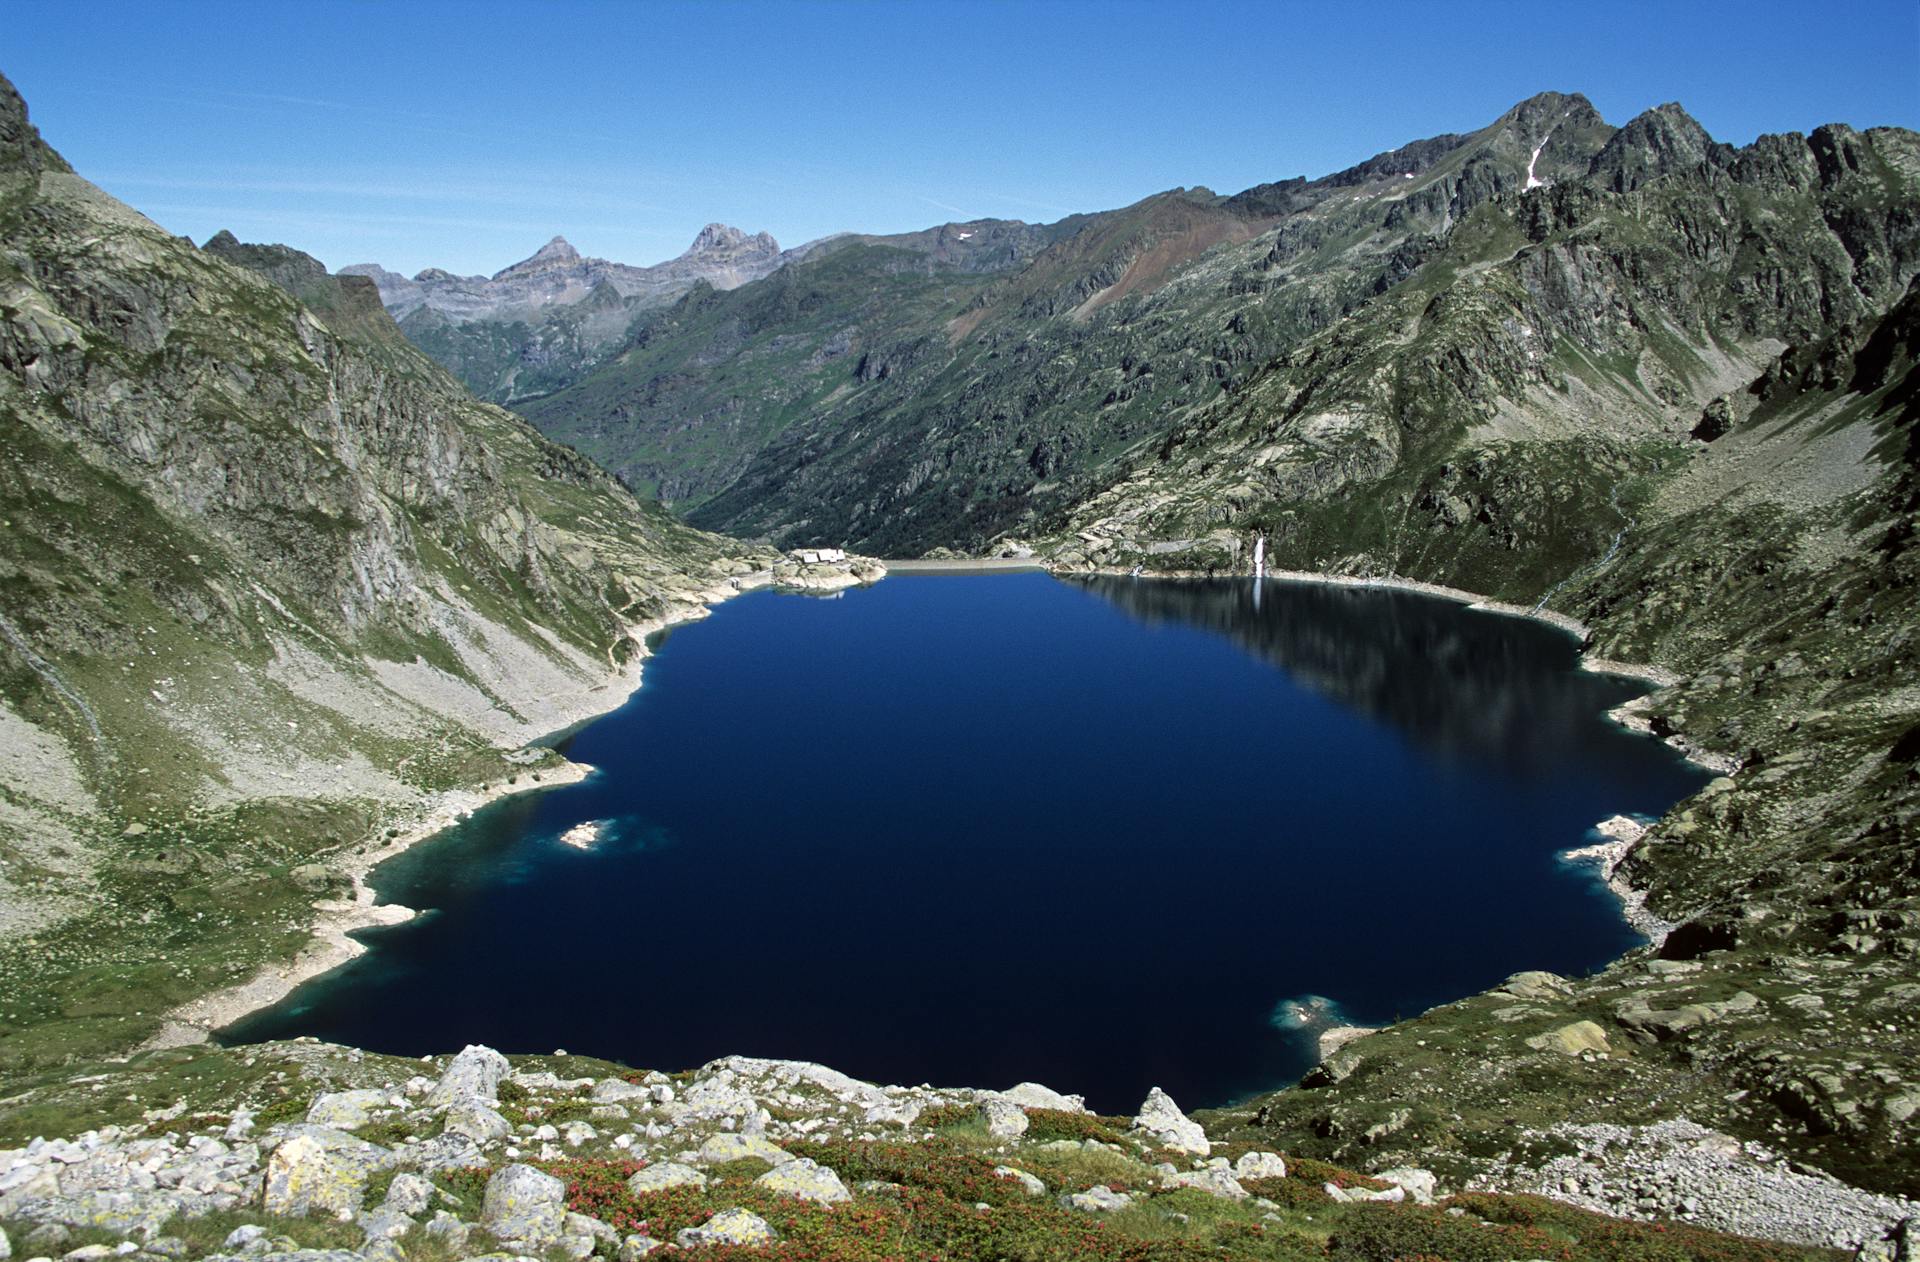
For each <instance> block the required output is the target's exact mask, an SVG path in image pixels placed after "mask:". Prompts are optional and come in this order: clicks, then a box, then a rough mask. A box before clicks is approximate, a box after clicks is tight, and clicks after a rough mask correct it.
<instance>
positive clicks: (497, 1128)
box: [442, 1096, 513, 1144]
mask: <svg viewBox="0 0 1920 1262" xmlns="http://www.w3.org/2000/svg"><path fill="white" fill-rule="evenodd" d="M442 1133H443V1134H447V1135H465V1136H466V1137H467V1138H468V1139H471V1140H473V1141H474V1142H475V1143H477V1144H490V1143H492V1142H493V1141H495V1140H497V1139H505V1138H506V1137H507V1136H508V1135H511V1134H512V1133H513V1124H512V1123H510V1122H508V1121H507V1119H506V1118H504V1117H502V1116H500V1114H499V1112H498V1111H497V1110H495V1109H493V1108H492V1107H490V1106H489V1105H488V1104H487V1103H486V1102H485V1101H483V1100H481V1099H480V1098H478V1097H477V1096H464V1097H462V1098H460V1099H458V1100H455V1101H454V1102H453V1103H452V1104H450V1105H448V1106H447V1125H446V1129H445V1131H443V1132H442Z"/></svg>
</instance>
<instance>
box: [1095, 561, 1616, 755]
mask: <svg viewBox="0 0 1920 1262" xmlns="http://www.w3.org/2000/svg"><path fill="white" fill-rule="evenodd" d="M1079 581H1080V582H1082V583H1083V585H1084V586H1085V587H1086V589H1087V590H1088V591H1090V592H1093V593H1094V594H1095V595H1098V596H1099V597H1101V598H1102V599H1104V600H1108V601H1111V602H1112V603H1113V604H1114V605H1116V606H1117V607H1119V608H1120V609H1123V610H1125V611H1126V612H1127V613H1129V614H1131V615H1132V616H1134V617H1135V618H1138V619H1140V620H1141V621H1142V622H1146V623H1149V624H1153V623H1161V624H1168V623H1171V624H1178V625H1183V626H1190V627H1199V628H1201V629H1203V630H1206V631H1210V632H1212V633H1214V634H1216V635H1220V636H1224V637H1225V638H1227V639H1228V640H1230V641H1232V642H1233V643H1234V644H1237V645H1238V646H1240V647H1241V648H1242V649H1244V650H1246V651H1247V652H1249V653H1251V654H1253V655H1254V656H1255V657H1258V658H1259V659H1261V660H1262V661H1265V662H1267V663H1269V664H1271V665H1274V666H1277V667H1279V668H1280V669H1282V670H1284V671H1286V672H1287V674H1288V676H1289V677H1290V678H1291V679H1292V680H1293V681H1294V682H1295V683H1297V684H1300V685H1302V686H1303V687H1307V688H1311V689H1312V690H1313V691H1315V692H1317V693H1319V694H1320V695H1322V696H1324V697H1327V698H1328V699H1330V700H1333V701H1337V702H1339V703H1340V704H1341V705H1344V706H1349V707H1351V708H1353V709H1355V710H1358V711H1360V712H1361V713H1362V714H1365V715H1367V716H1368V717H1370V718H1374V719H1378V720H1380V721H1382V722H1386V723H1390V724H1392V725H1393V726H1394V727H1396V728H1398V729H1400V730H1401V731H1402V732H1403V733H1405V734H1406V735H1407V736H1408V737H1409V738H1410V739H1411V740H1413V741H1414V742H1416V743H1417V744H1418V745H1419V746H1420V747H1421V748H1423V749H1426V750H1429V751H1431V752H1433V753H1436V754H1440V755H1443V756H1446V757H1449V758H1471V759H1477V760H1484V761H1491V762H1497V763H1500V764H1502V765H1505V766H1509V767H1512V766H1519V767H1537V766H1545V765H1551V764H1553V763H1556V762H1559V761H1560V760H1562V759H1564V758H1565V757H1566V756H1567V755H1568V754H1569V753H1570V752H1573V751H1579V750H1585V749H1589V748H1592V747H1594V745H1595V736H1596V733H1595V731H1594V723H1593V714H1594V710H1593V709H1592V707H1593V705H1594V704H1595V702H1596V701H1600V702H1602V703H1603V704H1604V705H1609V706H1610V705H1614V704H1618V703H1619V702H1623V701H1626V700H1628V699H1629V698H1631V697H1634V696H1637V695H1639V694H1640V693H1642V692H1644V691H1646V689H1645V687H1644V686H1643V685H1641V684H1639V683H1636V682H1634V681H1632V680H1623V679H1619V678H1614V677H1604V676H1602V677H1596V676H1594V675H1591V674H1582V673H1579V672H1576V671H1573V670H1570V669H1569V667H1571V666H1572V665H1574V664H1575V663H1576V661H1577V659H1578V656H1579V650H1578V647H1577V645H1576V644H1575V642H1574V641H1573V639H1572V638H1570V637H1567V636H1564V635H1561V634H1560V633H1558V632H1555V631H1552V630H1549V629H1548V628H1547V627H1546V626H1545V625H1544V624H1542V623H1538V622H1534V621H1530V620H1527V619H1523V618H1517V617H1513V616H1510V615H1505V614H1495V613H1488V612H1484V611H1474V610H1467V609H1463V608H1462V607H1461V606H1460V605H1458V604H1456V603H1454V602H1451V601H1447V600H1444V599H1440V598H1437V597H1433V596H1426V595H1422V594H1420V593H1417V592H1408V591H1399V590H1395V589H1393V588H1385V587H1365V588H1363V587H1348V586H1339V585H1334V584H1326V583H1303V582H1295V581H1287V580H1281V579H1271V578H1269V579H1264V580H1262V581H1261V590H1260V591H1258V593H1257V596H1258V598H1257V599H1256V589H1255V584H1254V580H1252V579H1178V580H1144V581H1143V580H1140V579H1133V578H1118V577H1112V576H1106V575H1101V576H1096V577H1093V578H1088V579H1084V580H1079Z"/></svg>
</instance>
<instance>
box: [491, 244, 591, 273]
mask: <svg viewBox="0 0 1920 1262" xmlns="http://www.w3.org/2000/svg"><path fill="white" fill-rule="evenodd" d="M579 261H580V251H578V250H576V249H574V248H573V245H572V244H571V243H570V242H569V241H568V240H567V239H566V238H565V237H555V238H554V239H553V240H551V241H549V242H547V243H546V244H545V245H543V246H541V247H540V248H539V249H538V250H535V251H534V252H533V253H532V254H531V255H529V256H528V257H526V258H524V259H521V260H520V261H519V262H518V263H515V264H514V265H513V266H511V267H503V268H501V269H500V270H499V271H497V272H495V273H494V274H493V279H495V280H499V279H501V278H502V277H505V276H520V275H523V274H525V273H527V272H537V271H542V270H544V269H546V268H551V267H571V266H573V265H574V264H575V263H578V262H579Z"/></svg>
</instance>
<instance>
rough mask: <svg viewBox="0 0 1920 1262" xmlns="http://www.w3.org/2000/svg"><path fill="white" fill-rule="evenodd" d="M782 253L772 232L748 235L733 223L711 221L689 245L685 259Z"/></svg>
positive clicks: (684, 255)
mask: <svg viewBox="0 0 1920 1262" xmlns="http://www.w3.org/2000/svg"><path fill="white" fill-rule="evenodd" d="M779 253H780V243H779V242H778V241H775V240H774V239H773V236H772V235H771V234H770V233H765V232H756V233H754V234H753V235H752V236H748V235H747V234H746V233H744V232H742V231H741V230H740V229H738V228H736V227H734V226H733V225H732V224H724V223H710V224H708V225H707V226H706V227H704V228H702V229H700V235H699V236H697V237H695V238H694V239H693V244H692V245H690V246H688V247H687V252H686V253H685V254H683V255H681V256H680V257H681V258H683V259H698V258H700V257H702V256H703V255H719V256H721V257H723V258H729V259H731V258H733V257H735V256H738V255H743V254H745V255H753V256H760V255H765V256H767V257H769V258H771V257H773V256H775V255H777V254H779Z"/></svg>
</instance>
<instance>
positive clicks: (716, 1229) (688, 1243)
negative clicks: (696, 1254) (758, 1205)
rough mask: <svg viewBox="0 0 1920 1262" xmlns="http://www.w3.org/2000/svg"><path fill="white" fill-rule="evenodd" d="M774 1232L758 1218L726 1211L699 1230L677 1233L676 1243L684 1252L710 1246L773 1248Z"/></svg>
mask: <svg viewBox="0 0 1920 1262" xmlns="http://www.w3.org/2000/svg"><path fill="white" fill-rule="evenodd" d="M774 1239H775V1237H774V1234H773V1228H772V1227H769V1226H768V1225H767V1220H766V1219H764V1218H762V1217H760V1216H759V1215H758V1214H754V1213H751V1212H749V1211H747V1210H744V1209H723V1210H721V1211H720V1212H719V1213H717V1214H715V1215H714V1216H713V1217H712V1218H709V1219H708V1220H707V1221H706V1222H704V1223H702V1224H701V1225H700V1226H698V1227H686V1228H683V1229H681V1230H680V1231H679V1232H677V1233H675V1235H674V1237H673V1242H674V1243H675V1244H677V1245H679V1246H680V1247H681V1248H682V1249H693V1248H698V1247H699V1246H701V1245H707V1244H738V1245H755V1244H771V1243H772V1242H773V1240H774Z"/></svg>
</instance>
